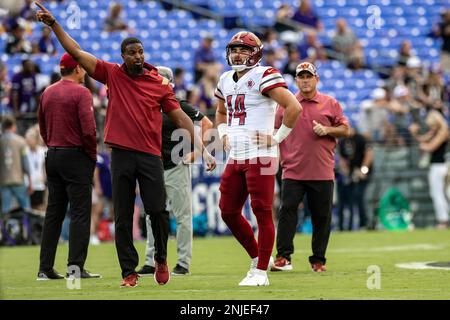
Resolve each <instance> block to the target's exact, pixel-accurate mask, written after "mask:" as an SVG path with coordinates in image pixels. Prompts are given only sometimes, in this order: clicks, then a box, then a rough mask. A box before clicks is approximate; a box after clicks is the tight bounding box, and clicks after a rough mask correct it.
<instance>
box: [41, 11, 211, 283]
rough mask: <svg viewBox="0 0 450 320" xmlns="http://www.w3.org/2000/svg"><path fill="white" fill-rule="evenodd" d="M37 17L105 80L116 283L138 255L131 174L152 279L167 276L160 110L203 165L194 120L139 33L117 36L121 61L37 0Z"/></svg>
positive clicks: (128, 275)
mask: <svg viewBox="0 0 450 320" xmlns="http://www.w3.org/2000/svg"><path fill="white" fill-rule="evenodd" d="M36 5H37V6H38V7H39V8H40V9H41V10H39V11H38V12H37V13H36V17H37V20H38V21H42V22H43V23H45V24H46V25H48V26H50V27H51V28H52V30H53V32H54V33H55V35H56V37H57V38H58V41H59V42H60V43H61V45H62V46H63V48H64V49H65V50H66V51H67V52H68V53H69V54H70V55H72V56H73V57H74V58H75V60H77V61H78V62H79V63H80V65H81V66H83V68H84V69H85V70H86V71H87V73H88V74H89V75H90V76H91V77H93V78H94V79H96V80H97V81H100V82H102V83H104V84H106V85H107V87H108V98H109V102H108V108H107V113H106V122H105V131H104V136H105V143H107V144H109V145H110V146H111V147H112V154H111V174H112V187H113V201H114V211H115V228H116V230H115V235H116V237H115V239H116V249H117V255H118V257H119V263H120V267H121V269H122V278H123V281H122V284H121V286H122V287H135V286H136V285H137V284H138V278H139V276H138V274H137V273H136V271H135V269H136V267H137V265H138V262H139V256H138V253H137V251H136V248H135V247H134V244H133V235H132V226H133V213H134V201H135V197H136V193H135V190H136V180H138V182H139V189H140V194H141V198H142V202H143V204H144V208H145V212H146V214H148V215H149V216H150V220H151V223H152V231H153V235H154V238H155V255H154V258H155V274H154V278H155V281H156V282H157V283H158V284H166V283H167V282H168V281H169V279H170V274H169V269H168V266H167V260H166V259H167V240H168V236H169V215H168V212H166V211H165V210H164V209H165V189H164V170H163V165H162V160H161V139H162V135H161V127H162V114H161V110H162V111H163V112H164V113H166V114H167V115H168V116H169V118H170V119H171V120H172V121H173V122H174V123H175V125H176V126H177V127H178V128H184V129H187V130H188V131H189V134H190V138H191V141H194V144H195V146H196V148H197V149H201V150H202V154H203V157H204V160H205V161H206V164H207V168H208V170H213V169H214V168H215V160H214V158H213V157H212V156H211V155H210V154H209V152H208V151H206V149H204V146H203V144H202V143H201V141H198V140H197V139H194V125H193V123H192V121H191V119H190V118H189V117H188V116H187V115H186V114H185V113H184V112H183V111H182V110H181V108H180V106H179V103H178V101H177V100H176V98H175V94H174V93H173V90H172V87H171V86H170V85H169V80H167V79H165V78H163V77H161V76H160V75H159V74H158V71H157V69H156V68H155V67H153V66H151V65H150V64H148V63H145V62H144V47H143V45H142V43H141V41H140V40H139V39H136V38H127V39H125V40H124V41H122V44H121V52H122V59H123V61H124V63H123V64H122V65H118V64H114V63H108V62H105V61H102V60H99V59H97V58H96V57H94V56H93V55H91V54H90V53H88V52H86V51H83V50H82V49H81V48H80V46H79V45H78V43H77V42H76V41H74V40H73V39H72V38H71V37H70V36H69V35H68V34H67V33H66V32H65V31H64V29H63V28H62V27H61V25H60V24H59V23H58V22H57V21H56V19H55V18H54V17H53V15H52V14H51V13H50V12H49V11H48V10H47V9H45V8H44V7H43V6H42V5H41V4H40V3H38V2H36Z"/></svg>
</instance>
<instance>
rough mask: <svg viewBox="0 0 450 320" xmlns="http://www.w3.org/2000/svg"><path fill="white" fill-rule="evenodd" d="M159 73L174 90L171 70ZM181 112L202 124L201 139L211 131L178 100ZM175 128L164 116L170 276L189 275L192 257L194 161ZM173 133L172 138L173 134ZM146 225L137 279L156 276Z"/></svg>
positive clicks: (209, 124) (196, 113)
mask: <svg viewBox="0 0 450 320" xmlns="http://www.w3.org/2000/svg"><path fill="white" fill-rule="evenodd" d="M157 69H158V73H159V74H160V75H161V76H163V77H165V78H167V79H169V82H170V84H171V85H172V86H173V73H172V70H171V69H170V68H167V67H162V66H161V67H157ZM179 102H180V106H181V109H182V110H183V111H184V112H185V113H186V114H187V115H188V116H189V118H190V119H191V120H192V122H197V123H200V124H201V131H202V133H203V136H205V134H206V133H207V132H208V130H209V129H211V128H212V126H213V124H212V122H211V120H209V119H208V118H207V117H206V116H204V115H203V114H202V113H201V112H200V111H198V110H196V109H195V108H194V107H193V106H191V105H190V104H188V103H187V101H184V100H179ZM177 129H178V128H177V126H176V125H175V123H173V122H172V120H170V118H169V117H168V116H166V115H163V126H162V156H163V165H164V184H165V187H166V194H167V198H168V200H169V201H170V204H171V209H172V212H173V215H174V216H175V220H176V223H177V232H176V233H177V253H178V261H177V265H176V266H175V268H174V269H173V271H172V275H187V274H189V266H190V263H191V257H192V183H191V174H190V170H189V165H188V164H189V163H190V162H192V161H193V160H194V159H195V156H194V153H192V152H191V150H192V146H191V144H190V143H188V144H186V142H188V141H186V140H181V141H179V138H181V135H180V136H178V135H177V132H176V130H177ZM174 132H175V134H174ZM180 133H182V132H180ZM146 223H147V248H146V254H145V265H144V266H143V267H142V268H141V269H140V270H139V271H138V274H140V275H148V274H153V273H154V272H155V262H154V261H153V256H154V253H155V246H154V238H153V233H152V229H151V222H150V219H149V217H148V216H147V217H146Z"/></svg>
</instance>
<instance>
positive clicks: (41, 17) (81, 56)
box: [35, 1, 97, 75]
mask: <svg viewBox="0 0 450 320" xmlns="http://www.w3.org/2000/svg"><path fill="white" fill-rule="evenodd" d="M35 4H36V5H37V6H38V7H39V9H40V10H38V11H37V12H36V19H37V20H38V21H41V22H42V23H44V24H46V25H47V26H49V27H50V28H52V30H53V32H54V33H55V35H56V37H57V38H58V41H59V43H61V45H62V46H63V48H64V50H66V51H67V53H68V54H70V55H71V56H72V57H73V58H74V59H75V60H77V62H78V63H79V64H80V65H81V66H82V67H83V69H84V70H86V72H87V73H88V74H89V75H92V74H93V73H94V71H95V65H96V64H97V58H96V57H95V56H93V55H92V54H90V53H88V52H86V51H83V50H82V49H81V47H80V45H79V44H78V43H77V42H76V41H75V40H74V39H72V37H71V36H69V34H68V33H67V32H66V31H64V29H63V27H62V26H61V25H60V24H59V23H58V21H56V19H55V17H54V16H53V15H52V13H51V12H50V11H48V10H47V9H46V8H45V7H44V6H43V5H42V4H40V3H39V2H38V1H36V2H35Z"/></svg>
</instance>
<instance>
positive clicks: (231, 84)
mask: <svg viewBox="0 0 450 320" xmlns="http://www.w3.org/2000/svg"><path fill="white" fill-rule="evenodd" d="M262 49H263V45H262V43H261V40H260V39H259V38H258V37H257V36H256V35H255V34H253V33H251V32H248V31H242V32H238V33H237V34H235V35H234V36H233V37H232V38H231V41H230V42H229V43H228V45H227V47H226V58H227V63H228V64H229V65H230V66H231V68H232V70H230V71H227V72H225V73H223V74H222V76H221V77H220V80H219V82H218V84H217V88H216V91H215V96H216V97H217V98H218V106H217V111H216V124H217V128H218V131H219V136H220V137H221V139H222V141H223V144H224V148H225V150H227V151H230V155H229V159H228V162H227V165H226V167H225V170H224V173H223V175H222V178H221V182H220V192H221V196H220V202H219V207H220V210H221V215H222V219H223V220H224V222H225V223H226V224H227V226H228V228H229V229H230V230H231V232H232V233H233V235H234V236H235V237H236V239H237V240H238V241H239V243H240V244H241V245H242V246H243V247H244V249H245V250H246V251H247V253H248V255H249V256H250V258H251V265H250V271H249V272H248V273H247V276H246V277H245V278H244V279H243V280H242V281H241V282H240V283H239V285H240V286H265V285H269V280H268V277H267V268H268V266H269V260H270V258H271V253H272V248H273V244H274V239H275V229H274V223H273V220H272V200H273V192H274V183H275V173H276V171H277V168H278V159H277V144H279V143H280V142H281V141H283V139H285V138H286V137H287V136H288V135H289V133H290V131H291V130H292V128H293V127H294V125H295V123H296V121H297V118H298V116H299V114H300V112H301V110H302V108H301V105H300V103H299V102H298V101H297V99H296V98H295V96H294V95H293V94H292V93H290V92H289V90H288V89H287V85H286V82H285V81H284V79H283V77H282V75H281V74H280V72H279V71H278V70H277V69H275V68H272V67H270V66H261V65H260V62H261V58H262V54H263V51H262ZM277 104H279V105H280V106H281V107H283V108H285V113H284V118H283V124H282V126H281V127H280V129H279V130H278V131H277V132H276V134H273V132H274V129H273V128H274V121H275V111H276V107H277ZM263 138H264V139H263ZM248 195H250V199H251V207H252V210H253V213H254V214H255V216H256V220H257V224H258V241H257V240H256V239H255V236H254V234H253V230H252V227H251V226H250V224H249V223H248V221H247V220H246V219H245V218H244V216H243V215H242V207H243V205H244V203H245V201H246V200H247V197H248Z"/></svg>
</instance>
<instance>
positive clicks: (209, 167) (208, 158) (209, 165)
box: [203, 148, 217, 172]
mask: <svg viewBox="0 0 450 320" xmlns="http://www.w3.org/2000/svg"><path fill="white" fill-rule="evenodd" d="M203 160H204V161H205V163H206V171H209V172H210V171H213V170H214V169H215V168H216V166H217V164H216V159H215V158H214V157H213V156H212V155H211V153H209V151H208V150H206V148H205V149H204V150H203Z"/></svg>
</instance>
